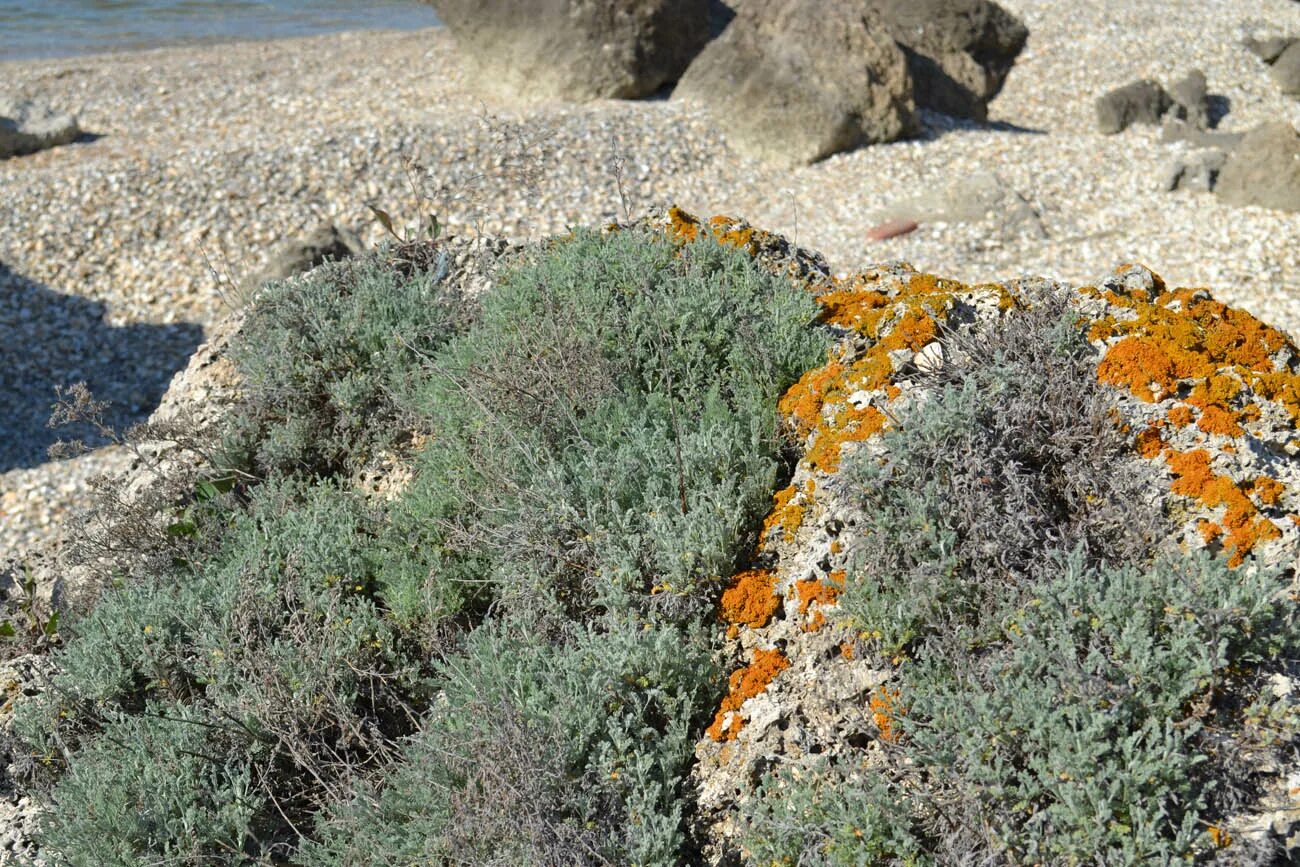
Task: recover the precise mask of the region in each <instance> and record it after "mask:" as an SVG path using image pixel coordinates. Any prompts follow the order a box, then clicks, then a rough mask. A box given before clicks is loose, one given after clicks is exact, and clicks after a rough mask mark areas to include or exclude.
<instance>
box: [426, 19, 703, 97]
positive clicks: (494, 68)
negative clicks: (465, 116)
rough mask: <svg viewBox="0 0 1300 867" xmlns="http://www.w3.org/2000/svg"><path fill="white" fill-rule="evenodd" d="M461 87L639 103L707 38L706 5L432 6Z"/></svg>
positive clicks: (673, 77) (670, 77) (675, 75)
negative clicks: (459, 64) (451, 43)
mask: <svg viewBox="0 0 1300 867" xmlns="http://www.w3.org/2000/svg"><path fill="white" fill-rule="evenodd" d="M430 2H431V3H432V5H433V6H434V7H435V8H436V9H437V11H438V17H439V18H441V19H442V20H443V22H444V23H445V24H446V25H447V27H448V28H449V29H450V30H451V32H452V34H453V35H454V36H455V39H456V43H457V45H458V46H459V49H460V54H461V57H462V58H464V61H465V63H466V64H467V66H468V67H469V70H468V76H467V80H468V81H469V82H471V84H472V85H473V86H474V87H475V88H477V89H479V90H481V91H483V92H484V93H485V94H486V95H488V96H491V97H495V98H506V99H524V100H547V99H562V100H573V101H585V100H592V99H604V98H610V99H636V98H638V97H643V96H649V95H650V94H652V93H654V92H655V91H657V90H659V89H660V88H661V87H663V86H664V85H666V84H670V83H672V82H673V81H676V80H677V79H678V77H680V75H681V74H682V71H683V70H685V69H686V67H687V65H688V64H689V63H690V62H691V59H692V58H693V57H694V56H695V55H696V54H697V53H698V52H699V50H700V49H701V48H703V47H704V43H705V42H706V41H708V38H709V28H710V23H711V21H710V14H709V12H710V3H709V0H430Z"/></svg>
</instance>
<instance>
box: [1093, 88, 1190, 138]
mask: <svg viewBox="0 0 1300 867" xmlns="http://www.w3.org/2000/svg"><path fill="white" fill-rule="evenodd" d="M1171 105H1173V100H1172V99H1171V98H1170V96H1169V94H1168V93H1166V92H1165V89H1164V88H1163V87H1161V86H1160V84H1159V82H1156V81H1153V80H1151V79H1149V78H1144V79H1141V80H1140V81H1134V82H1132V83H1130V84H1126V85H1124V86H1123V87H1118V88H1116V89H1115V90H1112V91H1111V92H1110V93H1107V94H1105V95H1103V96H1100V97H1098V98H1097V103H1096V106H1097V129H1098V130H1099V131H1101V132H1103V133H1106V134H1107V135H1111V134H1113V133H1117V132H1122V131H1123V130H1126V129H1128V128H1129V127H1130V126H1132V125H1133V124H1135V123H1145V124H1157V123H1159V122H1160V118H1161V116H1163V115H1164V113H1165V112H1166V111H1168V110H1169V107H1170V106H1171Z"/></svg>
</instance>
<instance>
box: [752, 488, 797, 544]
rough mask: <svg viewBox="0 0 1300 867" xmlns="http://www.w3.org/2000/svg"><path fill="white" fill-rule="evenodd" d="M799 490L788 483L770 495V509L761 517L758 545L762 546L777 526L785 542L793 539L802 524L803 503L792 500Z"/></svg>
mask: <svg viewBox="0 0 1300 867" xmlns="http://www.w3.org/2000/svg"><path fill="white" fill-rule="evenodd" d="M798 493H799V491H798V490H797V489H796V488H795V486H794V485H789V486H787V487H784V488H782V489H781V490H779V491H777V492H776V494H774V495H773V497H772V511H771V512H769V513H768V515H767V517H766V518H764V519H763V533H762V536H760V542H759V547H760V548H761V547H763V545H764V543H765V542H766V541H767V539H768V538H769V537H770V536H771V535H772V533H773V532H774V531H775V530H776V529H777V528H778V527H779V528H780V529H781V537H782V538H783V539H785V541H787V542H792V541H794V537H795V534H797V533H798V532H799V527H800V526H801V525H802V524H803V510H804V507H803V504H802V503H797V502H794V500H795V497H796V496H797V495H798Z"/></svg>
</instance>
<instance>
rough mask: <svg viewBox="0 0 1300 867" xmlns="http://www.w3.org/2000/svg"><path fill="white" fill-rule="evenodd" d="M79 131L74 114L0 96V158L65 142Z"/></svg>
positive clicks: (32, 151) (72, 138)
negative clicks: (62, 112)
mask: <svg viewBox="0 0 1300 867" xmlns="http://www.w3.org/2000/svg"><path fill="white" fill-rule="evenodd" d="M79 135H81V127H79V126H78V125H77V119H76V118H74V117H72V116H71V115H67V114H61V113H60V112H57V111H55V110H54V109H53V108H52V107H50V106H49V105H47V104H46V103H44V102H39V101H33V100H24V101H16V100H10V99H4V98H0V159H4V158H5V157H13V156H22V155H24V154H30V153H35V152H36V151H40V150H45V149H46V148H52V147H57V146H59V145H65V144H68V143H69V142H72V141H75V140H76V138H77V136H79Z"/></svg>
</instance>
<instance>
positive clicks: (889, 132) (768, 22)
mask: <svg viewBox="0 0 1300 867" xmlns="http://www.w3.org/2000/svg"><path fill="white" fill-rule="evenodd" d="M674 95H675V96H680V97H685V98H687V99H690V100H694V101H697V102H699V103H702V104H703V105H705V106H707V107H708V108H709V110H710V111H711V112H712V113H713V115H714V117H715V118H716V119H717V120H718V122H719V123H720V124H721V126H722V128H723V130H724V132H725V133H726V135H727V139H728V141H729V142H730V143H731V144H732V145H733V146H734V147H735V148H736V149H737V150H740V151H741V152H743V153H746V154H748V155H750V156H754V157H756V158H758V159H761V160H763V161H765V162H770V163H777V164H783V165H798V164H801V163H803V164H806V163H811V162H815V161H817V160H819V159H822V158H824V157H828V156H830V155H831V154H834V153H838V152H840V151H845V150H849V149H852V148H855V147H859V146H861V145H866V144H873V143H876V142H885V141H892V140H894V139H897V138H900V137H901V136H903V135H905V134H906V133H908V132H909V131H911V129H912V128H913V125H914V122H915V121H914V117H913V111H914V105H913V102H912V84H911V79H910V77H909V75H908V72H907V60H906V58H905V57H904V55H903V52H902V50H901V49H899V47H898V46H897V45H896V44H895V43H894V40H893V39H892V38H891V37H890V35H889V34H888V33H887V32H886V31H885V30H884V29H883V28H882V27H881V26H879V24H878V23H877V21H876V20H875V19H874V18H873V17H872V16H871V14H870V13H869V11H868V10H866V9H865V8H863V6H862V4H860V3H851V2H839V0H836V2H829V0H790V2H786V0H747V2H745V3H744V4H743V5H742V6H741V7H740V8H739V10H738V12H737V15H736V18H735V19H734V20H733V21H732V22H731V24H730V25H729V26H728V27H727V29H726V30H725V31H724V32H723V33H722V35H721V36H719V37H718V38H717V39H715V40H714V41H713V42H711V43H709V45H708V46H707V47H706V48H705V49H704V51H703V52H701V53H700V56H699V57H697V58H696V59H695V62H694V63H692V64H691V67H690V69H688V70H687V71H686V74H685V75H684V76H683V77H682V80H681V82H680V83H679V84H678V86H677V90H676V91H675V94H674Z"/></svg>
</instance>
